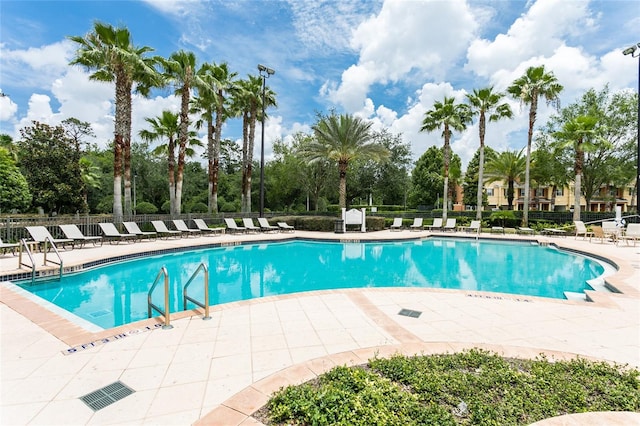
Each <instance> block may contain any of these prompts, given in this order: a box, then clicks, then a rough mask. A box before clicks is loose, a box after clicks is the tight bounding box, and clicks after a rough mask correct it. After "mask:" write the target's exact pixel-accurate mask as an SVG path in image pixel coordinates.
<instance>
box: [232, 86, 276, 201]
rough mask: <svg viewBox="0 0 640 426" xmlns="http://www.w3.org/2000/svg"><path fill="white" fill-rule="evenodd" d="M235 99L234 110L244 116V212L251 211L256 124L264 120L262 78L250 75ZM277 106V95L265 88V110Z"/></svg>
mask: <svg viewBox="0 0 640 426" xmlns="http://www.w3.org/2000/svg"><path fill="white" fill-rule="evenodd" d="M237 89H238V90H237V91H236V92H235V93H234V97H233V104H234V106H233V109H234V110H235V111H236V114H238V115H242V211H243V212H250V211H251V175H252V172H253V148H254V143H255V135H256V122H257V121H258V120H260V119H261V118H262V116H261V114H262V78H261V77H260V76H252V75H250V76H249V78H248V79H247V80H240V81H239V82H238V84H237ZM268 106H276V94H275V92H273V91H272V90H271V89H270V88H269V87H266V88H265V110H266V108H267V107H268Z"/></svg>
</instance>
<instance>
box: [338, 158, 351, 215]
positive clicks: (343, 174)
mask: <svg viewBox="0 0 640 426" xmlns="http://www.w3.org/2000/svg"><path fill="white" fill-rule="evenodd" d="M348 166H349V163H347V162H346V161H343V160H341V161H340V162H339V163H338V170H339V172H340V185H339V187H338V192H339V194H340V199H339V202H338V203H339V205H340V208H346V207H347V167H348Z"/></svg>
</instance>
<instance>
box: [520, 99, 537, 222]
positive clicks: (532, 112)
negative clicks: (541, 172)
mask: <svg viewBox="0 0 640 426" xmlns="http://www.w3.org/2000/svg"><path fill="white" fill-rule="evenodd" d="M531 98H532V99H531V108H530V109H529V133H528V135H527V158H526V166H525V169H524V206H523V210H524V212H523V214H522V226H529V196H530V194H529V187H530V183H529V170H530V168H531V142H532V140H533V125H534V124H535V122H536V113H537V110H538V94H537V93H533V96H532V97H531Z"/></svg>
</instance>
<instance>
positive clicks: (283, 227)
mask: <svg viewBox="0 0 640 426" xmlns="http://www.w3.org/2000/svg"><path fill="white" fill-rule="evenodd" d="M278 226H279V227H280V231H282V232H295V231H296V228H294V227H293V226H291V225H289V224H287V222H278Z"/></svg>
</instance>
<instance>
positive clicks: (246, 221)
mask: <svg viewBox="0 0 640 426" xmlns="http://www.w3.org/2000/svg"><path fill="white" fill-rule="evenodd" d="M242 224H243V225H244V229H246V232H253V233H254V234H257V233H258V232H260V228H259V227H257V226H256V225H255V224H254V223H253V219H251V218H250V217H243V218H242Z"/></svg>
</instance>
